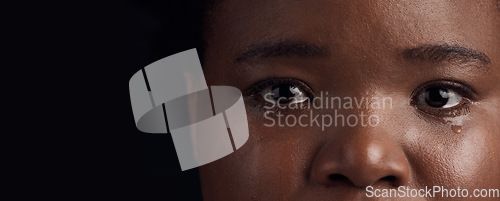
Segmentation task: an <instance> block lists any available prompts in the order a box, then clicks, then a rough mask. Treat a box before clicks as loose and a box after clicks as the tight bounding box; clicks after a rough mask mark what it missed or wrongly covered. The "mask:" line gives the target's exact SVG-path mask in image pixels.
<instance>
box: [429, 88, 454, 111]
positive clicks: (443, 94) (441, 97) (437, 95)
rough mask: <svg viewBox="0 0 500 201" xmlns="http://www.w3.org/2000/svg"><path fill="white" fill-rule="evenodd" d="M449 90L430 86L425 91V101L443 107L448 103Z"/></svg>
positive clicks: (430, 104) (433, 105) (432, 105)
mask: <svg viewBox="0 0 500 201" xmlns="http://www.w3.org/2000/svg"><path fill="white" fill-rule="evenodd" d="M448 99H449V98H448V90H447V89H443V88H430V89H427V90H426V92H425V102H426V103H427V104H428V105H429V106H431V107H443V106H444V105H446V103H448Z"/></svg>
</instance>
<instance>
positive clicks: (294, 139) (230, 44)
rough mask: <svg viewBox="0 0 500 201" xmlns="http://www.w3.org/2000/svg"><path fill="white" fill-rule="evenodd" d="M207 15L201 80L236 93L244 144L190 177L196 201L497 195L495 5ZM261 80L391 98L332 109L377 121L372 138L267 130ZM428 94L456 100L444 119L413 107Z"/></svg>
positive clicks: (340, 5)
mask: <svg viewBox="0 0 500 201" xmlns="http://www.w3.org/2000/svg"><path fill="white" fill-rule="evenodd" d="M209 16H211V18H210V32H208V34H207V37H206V41H207V47H206V54H205V64H204V71H205V76H206V78H207V81H208V83H209V84H210V85H229V86H235V87H237V88H239V89H241V90H242V91H243V92H244V95H245V96H246V98H245V103H246V110H247V114H248V121H249V130H250V137H249V139H248V142H247V143H246V144H245V145H244V146H243V147H242V148H240V149H239V150H237V151H236V152H234V153H233V154H231V155H229V156H227V157H225V158H222V159H220V160H217V161H215V162H212V163H210V164H207V165H204V166H201V167H200V168H199V171H200V179H201V186H202V190H203V197H204V200H205V201H221V200H238V201H244V200H272V201H276V200H308V201H310V200H350V201H355V200H368V199H373V200H441V199H442V198H440V197H437V198H399V199H398V198H367V197H366V190H365V188H366V187H367V186H374V187H375V188H379V189H389V188H397V187H398V186H401V185H403V186H408V187H411V188H425V186H429V187H432V186H444V187H445V188H449V189H451V188H457V187H460V188H463V189H469V191H472V190H473V189H481V188H485V189H491V188H496V189H498V188H499V186H500V146H499V144H500V115H499V114H500V81H499V80H500V34H498V33H500V11H499V10H498V8H497V4H496V2H495V1H491V0H485V1H478V2H476V1H456V2H455V1H441V0H435V1H382V0H380V1H358V0H353V1H326V0H308V1H284V0H271V1H268V0H266V1H264V0H255V1H243V0H231V1H229V0H227V1H223V2H221V3H219V4H218V5H217V6H216V7H215V8H214V9H212V12H211V14H209ZM297 47H299V48H297ZM300 47H301V48H300ZM462 47H463V48H466V49H461V48H462ZM294 48H295V49H294ZM249 50H253V52H252V51H251V52H250V53H246V52H248V51H249ZM431 50H433V51H434V52H437V53H435V54H430V53H429V52H432V51H431ZM445 50H453V51H457V52H456V53H454V54H450V53H449V52H450V51H448V52H447V51H445ZM469 50H470V51H469ZM453 51H452V52H453ZM426 52H427V53H426ZM245 53H246V54H245ZM274 78H293V80H299V81H294V82H298V83H296V85H298V86H301V85H300V84H305V85H307V86H308V87H309V88H308V89H304V88H305V87H302V88H301V90H303V91H307V90H311V91H314V93H313V94H315V95H317V92H320V91H323V92H326V91H328V92H329V93H330V94H335V96H340V97H361V96H363V97H391V98H392V101H393V104H392V107H391V108H385V109H373V108H361V109H342V108H340V109H339V110H338V112H340V113H342V114H344V115H346V116H347V115H349V114H360V113H361V112H363V113H364V114H366V115H370V114H376V115H378V116H379V117H380V124H379V125H378V126H376V127H361V126H355V127H340V126H337V127H335V126H330V127H328V128H326V129H325V130H324V131H322V130H321V128H320V127H315V126H313V127H301V126H295V127H278V126H274V127H267V126H264V124H265V123H266V122H267V123H268V121H266V120H265V119H264V118H263V112H264V110H263V109H262V106H263V103H262V102H263V100H262V97H259V96H260V94H258V93H257V92H256V90H255V87H253V86H254V85H255V84H256V83H259V82H260V81H262V80H267V79H274ZM429 82H432V83H440V84H439V86H440V87H441V88H446V89H448V90H450V91H454V92H456V93H457V94H459V95H460V96H462V97H463V99H460V101H459V102H460V103H458V104H456V105H454V106H453V107H451V108H448V109H443V108H438V107H432V106H429V105H428V104H427V103H426V102H421V101H419V99H418V98H415V97H416V96H418V94H419V90H420V91H421V90H423V91H425V89H428V88H431V87H432V86H430V85H429V84H428V83H429ZM291 84H295V83H291ZM453 86H455V87H456V88H453ZM265 87H267V86H265ZM265 87H262V88H265ZM460 87H462V88H467V89H470V90H459V88H460ZM309 95H310V96H313V95H311V94H309ZM281 112H282V113H285V114H294V115H300V114H307V113H308V112H309V111H308V110H293V111H291V110H284V111H281ZM315 112H317V113H319V114H326V113H331V112H333V110H317V111H315ZM453 126H459V127H460V128H461V130H460V131H457V127H453ZM452 128H453V129H452ZM445 200H485V201H486V200H498V198H445Z"/></svg>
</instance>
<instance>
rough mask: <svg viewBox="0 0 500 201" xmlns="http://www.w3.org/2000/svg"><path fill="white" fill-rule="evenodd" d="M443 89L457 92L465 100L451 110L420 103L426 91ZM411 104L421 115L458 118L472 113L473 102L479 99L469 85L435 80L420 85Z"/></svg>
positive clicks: (450, 108)
mask: <svg viewBox="0 0 500 201" xmlns="http://www.w3.org/2000/svg"><path fill="white" fill-rule="evenodd" d="M430 88H441V89H447V90H452V91H454V92H457V93H458V94H459V95H460V96H462V97H463V99H462V100H461V101H460V103H458V104H457V105H456V106H453V107H449V108H435V107H430V106H426V105H422V104H420V103H419V100H418V99H419V96H420V95H421V94H422V93H424V92H425V90H426V89H430ZM411 97H412V98H411V104H412V105H413V106H414V107H415V108H416V109H417V110H418V111H419V112H421V113H423V114H426V115H430V116H431V117H438V118H440V117H441V118H442V117H456V116H461V115H466V114H468V113H469V112H470V111H469V110H470V105H471V103H472V101H475V100H476V99H477V94H476V92H475V91H474V90H473V89H472V88H471V87H470V86H468V85H466V84H464V83H460V82H457V81H452V80H434V81H430V82H427V83H424V84H422V85H420V86H419V87H418V88H417V89H416V90H415V91H414V92H413V93H412V95H411Z"/></svg>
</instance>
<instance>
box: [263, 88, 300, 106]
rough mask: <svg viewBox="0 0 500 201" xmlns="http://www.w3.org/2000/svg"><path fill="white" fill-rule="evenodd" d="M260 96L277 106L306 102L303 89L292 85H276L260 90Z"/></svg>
mask: <svg viewBox="0 0 500 201" xmlns="http://www.w3.org/2000/svg"><path fill="white" fill-rule="evenodd" d="M261 95H262V96H263V97H264V98H265V99H266V100H269V99H270V100H273V101H274V102H275V103H277V104H289V103H302V102H304V101H307V99H308V97H307V96H306V94H305V92H304V90H303V89H301V87H300V86H297V85H294V84H277V85H273V86H269V87H267V88H265V89H264V90H262V92H261Z"/></svg>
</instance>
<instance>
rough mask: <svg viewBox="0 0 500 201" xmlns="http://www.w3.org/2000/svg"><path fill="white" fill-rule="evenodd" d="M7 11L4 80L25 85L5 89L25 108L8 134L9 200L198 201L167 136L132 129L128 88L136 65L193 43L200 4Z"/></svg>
mask: <svg viewBox="0 0 500 201" xmlns="http://www.w3.org/2000/svg"><path fill="white" fill-rule="evenodd" d="M8 8H9V9H10V10H11V13H9V14H8V15H9V16H8V18H6V19H7V20H8V21H9V24H8V25H5V26H4V32H9V33H12V34H11V35H9V36H8V37H5V38H6V39H7V40H9V42H10V43H12V44H8V45H9V51H10V54H9V55H8V56H6V57H10V58H11V59H13V60H14V61H15V62H16V65H11V66H8V68H9V70H13V71H17V72H16V74H9V75H11V76H10V77H13V78H14V79H18V80H19V79H22V81H23V82H22V83H25V84H22V85H21V84H19V83H21V82H16V83H11V84H12V85H8V86H12V87H10V88H14V89H15V91H20V94H21V95H22V96H17V95H11V96H8V97H17V98H15V101H17V103H18V104H19V105H24V107H19V108H21V109H16V108H13V109H14V111H15V113H16V114H18V116H12V118H13V119H15V120H19V121H18V122H19V124H18V123H17V122H14V121H13V123H12V126H13V127H15V130H16V132H12V133H11V132H9V134H12V136H16V137H17V136H21V137H20V138H21V139H19V142H20V143H19V144H22V148H21V145H20V146H18V150H16V152H17V153H16V154H15V155H14V157H12V158H13V159H14V161H15V162H14V163H9V165H10V164H14V168H13V169H17V170H16V173H14V171H12V172H9V173H10V175H12V176H13V177H14V179H13V180H12V183H11V184H10V185H9V186H11V187H12V188H13V189H15V190H16V192H15V194H16V196H17V197H34V198H39V199H41V198H50V199H52V200H201V192H200V191H201V190H200V186H199V181H198V180H199V178H198V172H197V170H196V169H192V170H188V171H184V172H183V171H181V169H180V165H179V162H178V160H177V156H176V152H175V148H174V146H173V142H172V139H171V136H170V135H166V134H165V135H157V134H147V133H142V132H140V131H138V130H137V129H136V127H135V122H134V118H133V114H132V108H131V105H130V97H129V88H128V82H129V79H130V78H131V76H132V75H133V74H134V73H136V72H137V71H139V70H140V69H141V68H142V67H145V66H146V65H148V64H150V63H152V62H154V61H156V60H158V59H161V58H164V57H166V56H169V55H172V54H175V53H177V52H180V51H184V50H187V49H191V48H195V47H197V46H198V45H199V40H200V38H199V32H200V30H201V26H200V20H201V13H202V9H203V4H202V3H201V1H194V0H167V1H159V0H156V1H151V0H149V1H106V2H103V1H101V2H90V1H86V2H58V3H55V2H54V3H47V2H38V3H28V2H21V3H19V4H18V5H14V6H13V7H8ZM4 75H6V74H4ZM18 75H21V76H19V77H20V78H18V77H17V76H18ZM5 79H7V78H5ZM25 89H26V90H25ZM5 93H6V94H7V92H5ZM26 97H28V98H26ZM22 100H26V102H22ZM26 106H32V107H26ZM7 109H8V108H7ZM24 109H26V110H24ZM20 110H21V111H22V112H20ZM26 122H29V123H26ZM6 130H7V129H6ZM28 136H29V137H28ZM16 146H17V145H16ZM19 150H22V151H19ZM12 152H14V151H12ZM5 163H7V162H5Z"/></svg>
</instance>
